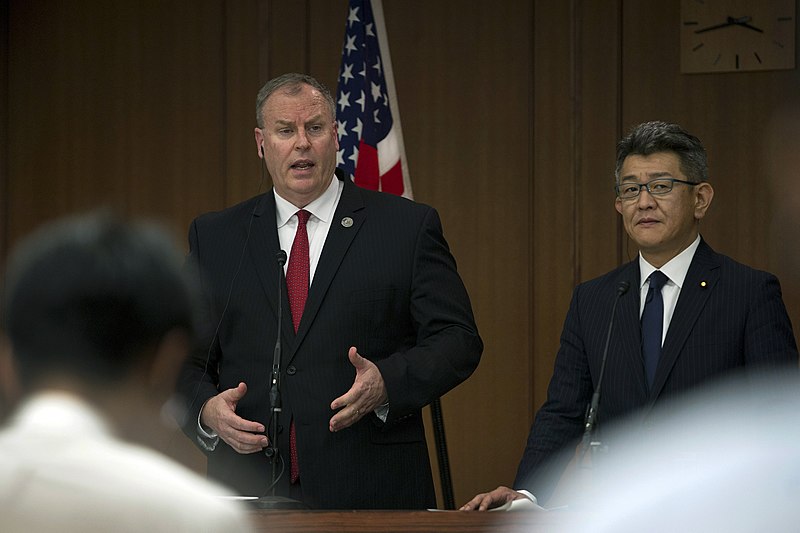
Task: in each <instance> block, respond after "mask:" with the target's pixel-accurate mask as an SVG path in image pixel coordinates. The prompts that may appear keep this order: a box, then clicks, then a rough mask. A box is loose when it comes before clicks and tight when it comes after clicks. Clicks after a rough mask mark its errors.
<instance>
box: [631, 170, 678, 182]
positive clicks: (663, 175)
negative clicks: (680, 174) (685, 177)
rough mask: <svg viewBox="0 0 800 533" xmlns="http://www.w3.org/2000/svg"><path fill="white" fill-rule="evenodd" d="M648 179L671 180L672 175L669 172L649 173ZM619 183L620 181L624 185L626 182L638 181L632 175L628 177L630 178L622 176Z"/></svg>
mask: <svg viewBox="0 0 800 533" xmlns="http://www.w3.org/2000/svg"><path fill="white" fill-rule="evenodd" d="M647 177H648V178H650V179H652V180H655V179H658V178H671V177H672V174H670V173H669V172H648V173H647ZM619 181H620V183H622V182H624V181H636V176H634V175H632V174H631V175H628V176H622V177H621V178H620V179H619Z"/></svg>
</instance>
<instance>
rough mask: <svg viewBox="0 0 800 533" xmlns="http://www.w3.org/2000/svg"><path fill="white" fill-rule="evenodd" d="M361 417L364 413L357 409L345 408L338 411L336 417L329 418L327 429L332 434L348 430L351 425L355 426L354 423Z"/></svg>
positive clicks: (352, 407)
mask: <svg viewBox="0 0 800 533" xmlns="http://www.w3.org/2000/svg"><path fill="white" fill-rule="evenodd" d="M363 416H364V413H363V412H362V411H361V410H360V409H359V408H358V407H355V406H349V407H346V408H344V409H342V410H341V411H339V412H338V413H336V415H335V416H334V417H333V418H331V420H330V422H329V424H328V429H329V430H330V431H331V432H332V433H333V432H336V431H341V430H343V429H344V428H348V427H350V426H352V425H353V424H355V423H356V422H358V421H359V420H360V419H361V418H362V417H363Z"/></svg>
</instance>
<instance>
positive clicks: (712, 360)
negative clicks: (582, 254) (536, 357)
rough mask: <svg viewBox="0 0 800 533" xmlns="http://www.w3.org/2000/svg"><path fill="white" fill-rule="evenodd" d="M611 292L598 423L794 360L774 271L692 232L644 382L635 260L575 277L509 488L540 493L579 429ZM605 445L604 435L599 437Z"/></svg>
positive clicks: (595, 372)
mask: <svg viewBox="0 0 800 533" xmlns="http://www.w3.org/2000/svg"><path fill="white" fill-rule="evenodd" d="M623 280H624V281H628V282H629V283H630V290H629V291H628V292H627V293H626V294H624V295H623V296H621V297H620V300H619V304H618V307H617V312H616V320H615V322H614V330H613V333H612V337H611V343H610V349H609V354H608V359H607V363H606V370H605V377H604V378H603V385H602V391H601V392H602V394H601V400H600V406H599V409H598V421H599V423H601V424H602V423H608V422H610V421H612V420H615V419H619V418H620V417H622V416H623V415H627V414H631V415H632V416H633V413H632V412H633V411H634V410H638V411H637V412H636V416H643V417H645V416H646V413H647V411H648V408H650V407H652V406H653V405H654V404H656V403H661V402H663V400H664V399H666V398H669V397H670V396H674V395H676V394H677V393H680V392H681V391H685V390H687V389H689V388H692V387H695V386H697V385H699V384H701V383H705V382H708V381H709V380H711V379H712V378H718V377H720V376H722V375H724V374H729V373H732V372H733V371H735V370H736V369H740V368H742V367H746V368H747V369H748V371H750V369H752V368H753V367H756V366H758V367H763V366H764V365H768V366H781V365H789V366H790V367H792V368H796V367H797V362H798V353H797V346H796V343H795V338H794V334H793V333H792V326H791V323H790V321H789V317H788V315H787V313H786V308H785V306H784V304H783V300H782V298H781V290H780V285H779V283H778V280H777V279H776V278H775V277H774V276H773V275H771V274H769V273H766V272H761V271H757V270H754V269H752V268H749V267H747V266H745V265H742V264H740V263H737V262H735V261H733V260H732V259H730V258H729V257H725V256H723V255H720V254H717V253H715V252H714V251H713V250H712V249H711V248H710V247H709V246H708V245H707V244H706V243H705V241H702V240H701V242H700V245H699V247H698V248H697V252H696V253H695V256H694V258H693V260H692V263H691V265H690V267H689V271H688V273H687V275H686V279H685V281H684V284H683V287H682V288H681V293H680V296H679V298H678V302H677V304H676V307H675V312H674V314H673V317H672V320H671V322H670V325H669V329H668V330H667V335H666V337H665V339H664V346H663V349H662V355H661V358H660V359H659V362H658V367H657V369H656V375H655V381H654V383H653V387H652V388H651V389H649V390H648V387H647V382H646V378H645V373H644V362H643V359H642V352H641V337H642V335H641V325H640V320H639V307H640V301H639V286H640V273H639V260H638V257H637V259H636V260H634V261H632V262H630V263H628V264H626V265H623V266H621V267H620V268H618V269H616V270H614V271H612V272H610V273H608V274H606V275H604V276H601V277H599V278H596V279H593V280H591V281H588V282H586V283H583V284H581V285H579V286H578V287H577V288H576V289H575V291H574V294H573V297H572V303H571V304H570V308H569V312H568V313H567V317H566V320H565V323H564V329H563V332H562V334H561V347H560V349H559V352H558V355H557V357H556V361H555V368H554V371H553V376H552V379H551V381H550V385H549V387H548V391H547V400H546V402H545V403H544V405H543V406H542V408H541V409H540V410H539V412H538V413H537V415H536V418H535V420H534V423H533V426H532V427H531V431H530V434H529V436H528V443H527V447H526V449H525V452H524V455H523V457H522V461H521V462H520V465H519V469H518V471H517V477H516V480H515V485H514V486H515V488H526V489H528V490H531V492H533V493H534V494H535V495H536V496H537V498H539V499H540V501H546V499H547V498H548V497H549V495H550V493H551V491H552V488H553V484H554V483H555V482H556V481H557V480H558V477H559V476H560V475H561V473H562V472H563V470H564V467H565V465H566V462H568V461H569V459H570V458H571V456H572V454H573V453H572V452H574V450H575V446H576V445H577V444H578V441H579V439H580V437H581V435H582V433H583V423H584V415H585V413H586V406H587V405H588V403H589V402H590V400H591V396H592V393H593V391H594V387H595V386H596V385H597V378H598V376H599V372H600V366H601V360H602V353H603V348H604V345H605V340H606V336H607V331H608V324H609V318H610V316H611V309H612V306H613V303H614V299H615V295H616V291H617V287H618V285H619V283H620V282H621V281H623ZM605 444H606V445H608V446H609V448H611V447H613V443H608V442H606V443H605Z"/></svg>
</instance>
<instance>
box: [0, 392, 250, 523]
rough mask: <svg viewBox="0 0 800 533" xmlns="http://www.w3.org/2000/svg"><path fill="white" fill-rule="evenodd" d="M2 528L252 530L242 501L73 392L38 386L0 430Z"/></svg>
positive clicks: (0, 509) (0, 512)
mask: <svg viewBox="0 0 800 533" xmlns="http://www.w3.org/2000/svg"><path fill="white" fill-rule="evenodd" d="M0 450H2V453H0V517H2V519H1V520H0V523H1V524H2V525H0V530H2V531H3V532H4V533H10V532H17V531H19V532H22V531H24V532H29V531H60V532H61V531H67V532H73V531H74V532H78V531H80V532H85V531H163V532H169V533H176V532H180V531H186V532H192V533H195V532H200V531H226V532H227V531H249V530H250V528H251V524H250V523H249V519H248V516H247V511H246V509H244V508H242V507H240V505H241V504H239V503H237V502H234V501H229V500H227V499H226V498H225V496H226V495H228V494H230V493H229V492H227V491H224V490H223V489H222V488H221V487H220V486H219V485H217V484H215V483H212V482H210V481H208V480H207V479H205V478H203V477H201V476H200V475H198V474H196V473H195V472H192V471H190V470H189V469H187V468H185V467H183V466H182V465H179V464H178V463H175V462H173V461H172V460H170V459H168V458H167V457H165V456H163V455H161V454H159V453H157V452H155V451H153V450H150V449H148V448H144V447H142V446H137V445H133V444H129V443H126V442H124V441H121V440H119V439H117V438H115V437H114V435H113V434H112V432H111V430H110V428H109V426H108V424H107V423H106V421H105V420H104V419H103V417H102V416H101V415H100V414H99V413H98V412H96V411H95V410H94V409H93V408H92V407H90V406H89V405H88V404H87V403H85V402H84V401H83V400H81V399H80V398H78V397H77V396H72V395H69V394H66V393H61V392H48V393H42V394H38V395H37V396H34V397H32V398H31V399H29V400H28V401H27V402H26V403H25V404H23V405H22V406H21V408H20V409H19V410H18V411H17V413H16V415H15V416H14V418H13V419H11V421H10V423H9V425H8V426H7V427H5V428H4V429H3V430H2V431H0Z"/></svg>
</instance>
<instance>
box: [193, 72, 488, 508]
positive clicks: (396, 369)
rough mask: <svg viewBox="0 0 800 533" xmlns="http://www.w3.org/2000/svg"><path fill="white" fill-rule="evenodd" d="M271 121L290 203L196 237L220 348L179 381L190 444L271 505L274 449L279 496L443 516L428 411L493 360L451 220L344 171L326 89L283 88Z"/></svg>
mask: <svg viewBox="0 0 800 533" xmlns="http://www.w3.org/2000/svg"><path fill="white" fill-rule="evenodd" d="M256 114H257V127H256V129H255V140H256V149H257V150H258V155H259V157H261V158H262V159H263V160H264V163H265V165H266V168H267V169H268V170H269V173H270V175H271V177H272V181H273V185H274V189H273V191H270V192H268V193H267V194H264V195H260V196H257V197H255V198H252V199H250V200H248V201H245V202H244V203H241V204H239V205H236V206H234V207H231V208H229V209H226V210H224V211H221V212H217V213H210V214H206V215H203V216H200V217H198V218H197V219H196V220H195V221H194V222H193V223H192V225H191V228H190V231H189V245H190V253H189V259H188V264H189V265H190V266H191V267H193V268H197V269H198V270H199V275H200V276H201V277H202V279H203V280H204V282H203V286H202V294H203V295H204V298H205V313H206V316H205V326H206V332H205V340H206V344H205V345H204V346H203V347H202V348H201V349H198V350H197V351H195V352H194V354H193V356H192V357H191V359H190V361H189V363H188V364H187V365H186V367H185V369H184V371H183V374H182V377H181V379H180V380H179V384H178V389H179V392H180V393H181V395H182V396H183V397H184V398H185V400H186V404H187V414H186V417H185V424H184V430H185V432H186V433H187V434H188V435H189V436H190V438H192V439H193V440H194V441H195V442H196V443H197V444H198V445H199V446H200V447H201V449H203V450H204V451H205V452H206V453H207V455H208V473H209V475H210V476H211V477H213V478H216V479H218V480H220V481H222V482H223V483H226V484H227V485H229V486H231V487H233V488H234V489H236V490H237V491H239V492H240V493H241V494H243V495H253V496H262V495H266V494H267V492H268V491H269V489H270V484H271V480H272V477H273V476H272V464H271V460H270V458H268V457H267V456H266V455H265V453H264V452H263V450H264V449H265V448H266V449H270V446H271V445H272V444H274V445H276V446H277V451H278V455H277V461H278V466H279V468H280V470H279V475H278V476H277V477H278V481H277V484H276V487H277V489H278V490H277V492H278V494H280V495H284V496H289V497H291V498H293V499H297V500H301V501H303V502H304V503H306V504H307V505H308V506H310V507H312V508H427V507H435V506H436V499H435V495H434V489H433V480H432V475H431V469H430V463H429V459H428V450H427V445H426V442H425V432H424V427H423V421H422V418H421V409H422V407H423V406H425V405H426V404H428V403H429V402H431V401H432V400H433V399H435V398H437V397H438V396H440V395H443V394H444V393H446V392H447V391H449V390H450V389H452V388H453V387H455V386H456V385H458V384H459V383H461V382H462V381H463V380H465V379H466V378H467V377H468V376H469V375H470V374H471V373H472V372H473V371H474V369H475V368H476V366H477V364H478V361H479V359H480V355H481V351H482V350H483V344H482V342H481V339H480V337H479V336H478V332H477V329H476V326H475V321H474V318H473V314H472V309H471V306H470V302H469V298H468V296H467V292H466V289H465V287H464V284H463V283H462V281H461V279H460V277H459V275H458V273H457V271H456V264H455V261H454V259H453V257H452V255H451V254H450V252H449V249H448V246H447V243H446V241H445V239H444V237H443V235H442V228H441V223H440V221H439V217H438V215H437V213H436V211H435V210H434V209H432V208H431V207H428V206H425V205H422V204H418V203H414V202H411V201H409V200H406V199H404V198H399V197H396V196H391V195H388V194H382V193H376V192H372V191H367V190H363V189H360V188H358V187H356V186H355V185H354V184H353V183H352V182H351V180H350V179H348V178H346V177H344V176H343V175H340V174H339V171H337V172H336V174H335V173H334V170H335V166H336V155H337V150H338V148H339V145H338V138H337V131H336V121H335V104H334V101H333V98H332V97H331V95H330V93H329V92H328V90H327V89H326V88H325V87H323V86H322V85H321V84H319V82H317V81H316V80H314V79H313V78H311V77H309V76H304V75H300V74H287V75H283V76H280V77H278V78H275V79H273V80H271V81H269V82H268V83H267V84H266V85H265V86H264V87H263V88H262V89H261V91H260V92H259V94H258V98H257V104H256ZM281 251H283V252H285V255H283V254H281ZM282 255H283V256H282ZM287 255H288V260H286V261H285V259H286V256H287ZM281 256H282V257H281ZM284 261H285V263H286V264H285V266H284V265H283V263H284ZM279 269H285V282H284V277H283V273H282V272H281V271H280V270H279ZM279 309H280V310H281V313H280V315H282V316H279V313H278V310H279ZM279 318H280V320H281V322H282V325H281V331H280V335H279V332H278V331H277V328H278V322H279ZM278 338H280V342H281V347H280V353H281V357H280V361H279V363H280V365H279V368H280V374H279V377H280V381H279V382H280V393H281V400H282V406H281V407H282V410H281V411H280V418H279V424H278V425H277V427H276V433H277V438H276V442H275V443H271V442H270V440H269V438H268V433H269V432H268V431H267V430H268V428H269V427H270V422H271V402H270V397H269V394H270V388H271V375H272V371H273V364H274V362H276V360H277V359H276V358H275V357H274V356H273V354H274V352H273V350H274V349H275V345H276V339H278ZM273 457H274V456H273Z"/></svg>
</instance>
